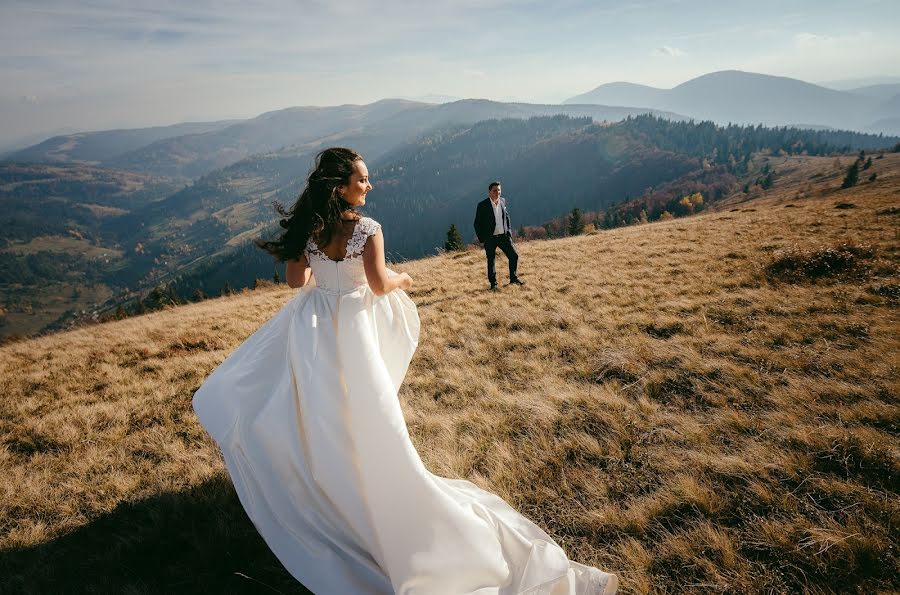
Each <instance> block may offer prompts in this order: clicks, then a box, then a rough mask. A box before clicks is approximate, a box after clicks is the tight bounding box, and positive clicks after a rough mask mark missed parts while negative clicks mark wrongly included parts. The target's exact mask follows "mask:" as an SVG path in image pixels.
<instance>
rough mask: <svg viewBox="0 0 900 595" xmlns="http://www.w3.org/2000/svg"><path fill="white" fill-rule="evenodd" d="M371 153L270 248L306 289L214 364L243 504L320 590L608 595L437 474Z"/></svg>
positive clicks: (205, 405) (410, 314)
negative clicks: (371, 200) (422, 446)
mask: <svg viewBox="0 0 900 595" xmlns="http://www.w3.org/2000/svg"><path fill="white" fill-rule="evenodd" d="M370 190H372V184H371V183H370V182H369V176H368V170H367V169H366V165H365V163H363V160H362V158H361V157H360V155H359V154H358V153H356V152H354V151H352V150H350V149H343V148H332V149H327V150H325V151H322V152H321V153H320V154H319V155H318V157H317V159H316V166H315V169H314V171H313V172H312V173H311V174H310V175H309V178H308V180H307V186H306V188H305V189H304V190H303V193H302V194H301V195H300V198H299V199H298V200H297V202H296V204H294V206H293V207H292V208H291V209H290V211H287V212H286V211H285V210H284V209H283V208H281V207H280V206H278V210H279V212H280V213H281V214H282V215H284V216H285V219H283V220H282V221H281V226H282V227H283V228H284V232H283V234H282V235H281V236H280V237H279V238H278V239H276V240H274V241H268V242H264V241H259V242H258V243H259V245H260V246H261V247H262V248H264V249H265V250H267V251H269V252H270V253H272V254H273V255H274V256H275V257H276V258H278V259H279V260H282V261H287V281H288V283H289V284H290V286H291V287H299V288H300V290H299V291H298V292H297V293H296V295H295V296H294V297H292V298H291V299H290V300H289V301H288V302H287V304H285V305H284V307H283V308H282V309H281V310H280V311H279V312H278V313H277V314H275V316H273V317H272V318H271V319H270V320H269V321H268V322H266V323H265V324H263V326H261V327H260V328H259V329H258V330H257V331H256V332H255V333H254V334H253V335H251V336H250V337H249V338H248V339H247V340H246V341H244V343H242V344H241V345H240V346H239V347H238V348H237V349H236V350H235V351H234V352H232V353H231V355H229V357H228V358H227V359H226V360H225V361H224V362H222V364H221V365H220V366H219V367H218V368H216V369H215V370H214V371H213V372H212V374H211V375H210V376H209V377H208V378H207V379H206V381H205V382H204V384H203V385H202V386H201V387H200V388H199V389H198V390H197V392H196V393H195V395H194V399H193V406H194V410H195V411H196V413H197V416H198V417H199V419H200V422H201V423H202V424H203V426H204V428H205V429H206V430H207V431H208V432H209V434H210V435H211V436H212V438H213V439H214V440H215V441H216V443H217V444H218V445H219V447H220V448H221V450H222V454H223V455H224V458H225V466H226V468H227V470H228V473H229V475H230V476H231V480H232V481H233V483H234V487H235V490H236V491H237V494H238V497H239V498H240V501H241V504H242V505H243V507H244V509H245V510H246V512H247V515H248V516H249V517H250V519H251V520H252V521H253V523H254V525H255V526H256V528H257V530H258V531H259V533H260V534H261V535H262V537H263V538H264V539H265V541H266V543H267V544H268V546H269V547H270V548H271V549H272V551H273V552H274V553H275V555H276V556H277V557H278V559H279V560H280V561H281V563H282V564H284V566H285V568H287V570H288V571H289V572H290V573H291V574H292V575H293V576H294V577H295V578H296V579H297V580H298V581H300V582H301V583H303V584H304V585H305V586H306V587H307V588H308V589H310V590H312V591H313V592H314V593H317V594H332V593H334V594H351V593H365V594H381V593H408V594H431V593H446V594H453V595H460V594H463V593H479V594H485V595H486V594H489V593H490V594H498V595H507V594H510V595H511V594H518V593H528V594H548V595H550V594H553V595H556V594H587V593H591V594H611V593H614V592H615V590H616V585H617V579H616V577H615V575H612V574H607V573H605V572H602V571H600V570H597V569H596V568H591V567H589V566H584V565H582V564H578V563H576V562H570V561H569V560H568V559H567V558H566V555H565V553H564V552H563V550H562V549H561V548H560V547H559V546H558V545H557V544H556V543H554V542H553V540H552V539H551V538H550V537H549V536H548V535H547V534H546V533H545V532H544V531H542V530H541V529H540V528H539V527H537V526H536V525H535V524H534V523H532V522H531V521H529V520H528V519H526V518H525V517H524V516H522V515H521V514H519V513H518V512H516V511H515V510H513V509H512V508H511V507H510V506H509V505H508V504H507V503H506V502H504V501H503V500H502V499H501V498H499V497H498V496H496V495H494V494H492V493H490V492H486V491H484V490H482V489H480V488H478V487H476V486H475V485H474V484H472V483H470V482H468V481H464V480H458V479H445V478H443V477H438V476H436V475H433V474H431V473H430V472H429V471H428V470H427V469H426V468H425V466H424V465H423V463H422V460H421V459H420V458H419V455H418V453H417V452H416V450H415V448H414V447H413V444H412V442H411V441H410V438H409V434H408V432H407V428H406V423H405V421H404V418H403V412H402V411H401V409H400V404H399V402H398V400H397V390H398V388H399V386H400V383H401V382H402V381H403V377H404V376H405V374H406V370H407V367H408V366H409V362H410V360H411V359H412V356H413V352H414V351H415V349H416V345H417V343H418V336H419V318H418V314H417V313H416V307H415V305H414V304H413V302H412V301H411V300H410V299H409V297H408V296H407V295H406V294H405V293H404V291H403V290H408V289H409V288H410V287H411V286H412V283H413V281H412V279H411V278H410V276H409V275H407V274H405V273H402V274H399V275H398V274H396V273H394V272H392V271H390V270H389V269H388V268H386V266H385V262H384V238H383V236H382V232H381V226H380V225H379V224H378V223H377V222H375V221H374V220H372V219H369V218H367V217H361V216H360V215H359V214H357V212H356V210H355V209H356V207H358V206H361V205H364V204H365V202H366V194H367V193H368V192H369V191H370Z"/></svg>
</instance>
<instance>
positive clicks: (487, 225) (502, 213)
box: [475, 182, 525, 291]
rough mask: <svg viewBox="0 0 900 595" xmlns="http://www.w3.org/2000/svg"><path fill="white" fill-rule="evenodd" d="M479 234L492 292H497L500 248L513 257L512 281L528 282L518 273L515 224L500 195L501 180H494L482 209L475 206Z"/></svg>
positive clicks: (507, 255)
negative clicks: (496, 265) (497, 259)
mask: <svg viewBox="0 0 900 595" xmlns="http://www.w3.org/2000/svg"><path fill="white" fill-rule="evenodd" d="M475 235H477V236H478V241H479V242H481V243H482V244H484V251H485V253H486V254H487V275H488V282H489V283H490V284H491V291H497V271H496V270H495V269H494V258H495V257H496V256H497V248H500V249H501V250H503V253H504V254H506V258H507V259H508V260H509V282H510V284H515V285H525V283H523V282H522V281H521V280H519V278H518V277H517V276H516V265H517V264H518V262H519V254H518V252H516V249H515V248H514V247H513V245H512V226H510V224H509V213H508V212H507V211H506V200H505V199H504V198H502V197H501V196H500V182H491V183H490V185H489V186H488V197H487V198H486V199H484V200H483V201H481V202H480V203H478V208H477V209H475Z"/></svg>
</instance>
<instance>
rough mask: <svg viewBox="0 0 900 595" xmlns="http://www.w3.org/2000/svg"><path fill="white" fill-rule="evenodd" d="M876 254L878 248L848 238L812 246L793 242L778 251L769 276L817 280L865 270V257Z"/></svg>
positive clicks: (787, 279) (793, 279)
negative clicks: (836, 242) (837, 242)
mask: <svg viewBox="0 0 900 595" xmlns="http://www.w3.org/2000/svg"><path fill="white" fill-rule="evenodd" d="M874 256H875V250H874V249H873V248H872V246H870V245H868V244H851V243H847V242H845V243H843V244H838V245H837V246H822V247H819V248H812V249H809V248H806V249H804V248H799V247H797V246H793V247H791V248H787V249H785V250H780V251H778V252H776V253H775V254H774V255H773V257H772V261H771V262H769V264H768V265H766V269H765V274H766V277H767V278H768V279H769V280H780V281H788V282H800V281H814V280H816V279H821V278H826V277H837V276H841V275H849V274H852V273H859V272H863V271H864V270H865V262H864V261H865V260H868V259H870V258H872V257H874Z"/></svg>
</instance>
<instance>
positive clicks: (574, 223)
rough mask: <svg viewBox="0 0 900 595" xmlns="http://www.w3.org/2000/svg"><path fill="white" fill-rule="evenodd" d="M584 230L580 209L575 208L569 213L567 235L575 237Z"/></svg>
mask: <svg viewBox="0 0 900 595" xmlns="http://www.w3.org/2000/svg"><path fill="white" fill-rule="evenodd" d="M582 229H584V217H582V215H581V209H579V208H578V207H575V208H574V209H572V212H571V213H569V235H570V236H577V235H579V234H580V233H581V230H582Z"/></svg>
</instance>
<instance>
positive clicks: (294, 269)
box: [284, 254, 312, 287]
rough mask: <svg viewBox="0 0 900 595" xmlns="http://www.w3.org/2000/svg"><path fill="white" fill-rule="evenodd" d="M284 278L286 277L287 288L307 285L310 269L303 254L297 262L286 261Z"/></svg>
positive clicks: (310, 273) (310, 274)
mask: <svg viewBox="0 0 900 595" xmlns="http://www.w3.org/2000/svg"><path fill="white" fill-rule="evenodd" d="M284 276H285V277H287V284H288V287H303V286H304V285H306V284H307V283H309V278H310V277H311V276H312V269H311V268H309V261H308V260H306V254H303V255H301V256H300V258H298V259H297V260H289V261H287V266H286V267H285V271H284Z"/></svg>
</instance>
